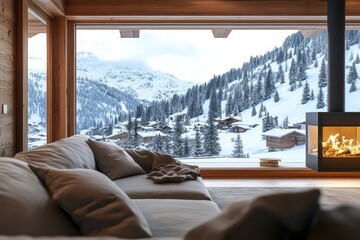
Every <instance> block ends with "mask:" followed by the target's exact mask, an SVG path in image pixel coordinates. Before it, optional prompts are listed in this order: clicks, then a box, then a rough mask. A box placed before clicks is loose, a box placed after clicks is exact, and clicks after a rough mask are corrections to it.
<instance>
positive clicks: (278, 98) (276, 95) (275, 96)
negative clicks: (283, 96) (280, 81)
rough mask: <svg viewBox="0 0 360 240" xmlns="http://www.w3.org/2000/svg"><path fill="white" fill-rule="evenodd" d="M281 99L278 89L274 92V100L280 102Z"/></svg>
mask: <svg viewBox="0 0 360 240" xmlns="http://www.w3.org/2000/svg"><path fill="white" fill-rule="evenodd" d="M279 100H280V96H279V92H278V91H277V90H276V92H275V94H274V102H276V103H277V102H278V101H279Z"/></svg>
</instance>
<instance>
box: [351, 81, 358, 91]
mask: <svg viewBox="0 0 360 240" xmlns="http://www.w3.org/2000/svg"><path fill="white" fill-rule="evenodd" d="M356 89H357V88H356V83H355V81H354V82H352V83H351V86H350V89H349V92H351V93H352V92H355V91H356Z"/></svg>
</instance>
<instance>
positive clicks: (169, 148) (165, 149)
mask: <svg viewBox="0 0 360 240" xmlns="http://www.w3.org/2000/svg"><path fill="white" fill-rule="evenodd" d="M163 152H164V153H167V154H172V145H171V142H170V138H169V137H168V136H166V138H165V139H164V146H163Z"/></svg>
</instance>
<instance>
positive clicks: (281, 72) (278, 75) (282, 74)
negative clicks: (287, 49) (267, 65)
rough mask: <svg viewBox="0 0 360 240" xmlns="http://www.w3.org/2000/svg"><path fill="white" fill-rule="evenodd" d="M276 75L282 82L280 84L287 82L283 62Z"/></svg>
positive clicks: (278, 80)
mask: <svg viewBox="0 0 360 240" xmlns="http://www.w3.org/2000/svg"><path fill="white" fill-rule="evenodd" d="M276 77H277V82H280V84H283V83H285V75H284V71H283V69H282V65H281V64H280V65H279V70H278V73H277V75H276Z"/></svg>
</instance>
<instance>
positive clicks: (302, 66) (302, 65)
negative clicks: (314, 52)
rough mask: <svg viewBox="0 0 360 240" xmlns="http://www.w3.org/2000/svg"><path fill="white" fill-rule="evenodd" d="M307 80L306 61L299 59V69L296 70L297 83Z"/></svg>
mask: <svg viewBox="0 0 360 240" xmlns="http://www.w3.org/2000/svg"><path fill="white" fill-rule="evenodd" d="M306 78H307V74H306V61H305V58H304V57H303V58H301V60H300V62H299V67H298V70H297V80H298V81H301V82H302V81H304V80H305V79H306Z"/></svg>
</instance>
